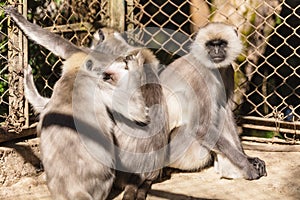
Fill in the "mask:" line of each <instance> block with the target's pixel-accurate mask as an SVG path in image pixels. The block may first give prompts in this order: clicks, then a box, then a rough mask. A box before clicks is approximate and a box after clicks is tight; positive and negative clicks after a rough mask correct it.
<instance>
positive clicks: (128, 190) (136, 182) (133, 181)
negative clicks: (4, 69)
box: [122, 174, 143, 200]
mask: <svg viewBox="0 0 300 200" xmlns="http://www.w3.org/2000/svg"><path fill="white" fill-rule="evenodd" d="M142 182H143V180H142V179H141V177H140V176H139V175H138V174H131V175H130V177H129V180H128V181H127V182H126V186H125V189H124V195H123V198H122V200H134V199H136V196H137V191H138V188H139V186H140V185H141V184H142Z"/></svg>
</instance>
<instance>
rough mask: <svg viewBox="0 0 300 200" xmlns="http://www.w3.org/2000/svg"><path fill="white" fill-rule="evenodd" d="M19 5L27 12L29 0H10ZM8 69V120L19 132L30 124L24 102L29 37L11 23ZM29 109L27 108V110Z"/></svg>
mask: <svg viewBox="0 0 300 200" xmlns="http://www.w3.org/2000/svg"><path fill="white" fill-rule="evenodd" d="M9 3H11V4H16V3H17V5H18V7H17V8H18V10H19V12H20V13H25V14H24V16H25V17H26V14H27V1H26V0H25V1H22V3H18V1H17V2H14V1H9ZM10 23H11V22H10ZM8 35H9V41H10V42H9V43H8V61H9V66H8V71H9V78H8V82H9V115H8V118H7V120H6V122H7V128H8V131H11V132H16V133H19V132H21V131H22V128H23V127H25V126H27V127H28V126H29V121H28V105H27V106H25V105H26V103H25V102H24V85H23V75H22V74H23V68H24V65H27V64H28V58H27V56H28V55H27V53H28V51H27V39H26V38H25V36H23V34H22V31H21V30H19V29H17V28H16V27H15V26H12V24H10V26H9V28H8ZM26 109H27V110H26Z"/></svg>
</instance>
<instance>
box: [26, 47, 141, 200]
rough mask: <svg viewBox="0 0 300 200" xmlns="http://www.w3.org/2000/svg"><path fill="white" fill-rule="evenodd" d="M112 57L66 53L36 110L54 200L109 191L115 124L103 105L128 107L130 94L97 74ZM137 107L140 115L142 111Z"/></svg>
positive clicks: (93, 196) (100, 195) (102, 195)
mask: <svg viewBox="0 0 300 200" xmlns="http://www.w3.org/2000/svg"><path fill="white" fill-rule="evenodd" d="M112 60H113V59H112V58H111V57H110V56H109V55H105V54H100V53H98V54H97V55H96V57H93V55H87V54H85V53H83V52H82V53H75V54H74V55H72V56H70V57H69V58H68V59H67V60H66V61H65V62H64V66H63V70H64V73H63V75H62V77H61V78H60V79H59V80H58V81H57V83H56V84H55V86H54V89H53V94H52V97H51V99H50V100H49V102H48V103H47V105H46V107H45V108H44V110H42V112H41V114H40V122H39V124H38V134H40V136H41V145H40V148H41V154H42V162H43V165H44V169H45V172H46V175H47V184H48V187H49V190H50V192H51V194H52V196H53V198H54V199H70V200H71V199H106V197H107V195H108V194H109V192H110V189H111V187H112V184H113V181H114V178H115V174H114V169H115V164H116V163H115V147H114V136H113V134H112V130H113V127H114V123H113V121H112V120H111V118H110V113H109V112H108V110H107V109H111V110H113V111H114V112H119V110H118V108H122V107H124V106H126V105H124V104H125V102H126V103H127V101H123V100H124V99H128V98H129V97H127V95H129V94H128V92H127V91H126V90H127V86H126V87H124V86H121V87H124V88H116V86H113V85H111V84H110V83H107V82H106V78H105V76H106V75H103V73H102V72H101V69H103V68H105V67H106V66H109V63H111V61H112ZM128 63H129V65H130V63H131V61H128ZM112 64H114V63H112ZM28 73H30V68H29V69H28V70H27V71H26V76H27V75H28ZM111 73H113V72H111ZM116 73H118V72H116ZM129 85H130V84H129ZM119 89H120V90H119ZM140 96H141V95H140ZM113 97H114V98H116V99H113ZM139 102H142V103H143V100H142V99H138V97H137V98H135V104H128V105H129V107H128V109H129V110H130V109H131V107H130V105H131V106H133V107H132V109H136V108H137V107H136V104H139ZM116 104H121V105H119V106H118V105H116ZM122 104H123V105H122ZM112 106H113V108H112ZM138 107H139V106H138ZM140 111H141V113H139V115H145V112H144V110H143V109H141V110H140ZM120 112H121V113H120V114H122V115H126V113H123V111H122V110H121V111H120ZM145 118H146V117H145ZM62 141H63V142H62Z"/></svg>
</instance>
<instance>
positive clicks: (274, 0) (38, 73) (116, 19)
mask: <svg viewBox="0 0 300 200" xmlns="http://www.w3.org/2000/svg"><path fill="white" fill-rule="evenodd" d="M12 2H13V3H11V4H15V5H16V4H17V5H21V6H22V3H19V1H16V0H15V1H12ZM2 4H3V3H2ZM4 4H6V3H4ZM299 4H300V3H299V1H294V0H286V1H281V0H263V1H262V0H187V1H181V0H172V1H171V0H125V1H122V0H112V1H109V0H79V1H71V0H52V1H46V0H40V1H30V2H28V4H26V6H27V7H28V12H27V17H28V20H29V21H31V22H34V23H37V24H38V25H40V26H42V27H44V28H46V29H48V30H49V31H52V32H55V33H57V34H59V35H61V36H62V37H65V38H67V39H68V40H70V41H71V42H73V43H74V44H76V45H78V46H88V44H89V42H90V39H91V35H92V33H93V32H94V30H95V29H97V28H98V27H100V26H112V27H115V28H117V29H119V30H121V31H122V30H126V31H129V32H130V33H132V35H133V37H135V38H136V37H138V39H139V40H140V41H142V42H143V43H144V45H145V46H147V47H150V48H151V49H152V50H153V51H154V52H155V54H156V55H157V57H158V58H159V59H160V61H161V62H162V63H163V64H169V63H170V62H172V61H173V60H174V59H176V58H178V57H180V56H182V55H184V54H186V53H187V52H188V51H189V44H190V42H191V40H192V38H193V37H194V35H195V34H196V32H197V30H198V28H199V27H201V26H203V25H205V24H206V23H208V22H210V21H222V22H227V23H230V24H233V25H234V26H235V27H236V28H237V30H238V32H239V34H240V35H241V38H242V41H243V44H244V47H245V48H244V51H243V53H242V54H241V55H240V56H239V57H238V59H237V60H236V62H235V63H234V68H235V84H236V85H235V97H234V103H235V104H234V105H235V106H234V112H235V114H236V116H237V117H238V119H240V120H239V122H240V125H241V126H243V127H247V128H258V129H261V130H273V131H278V132H280V131H281V128H284V132H288V133H298V132H299V131H298V130H299V129H300V124H299V119H300V77H299V76H300V67H299V66H300V49H299V46H300V30H299V27H300V26H299V25H300V19H299V18H300V5H299ZM123 14H124V15H123ZM7 23H8V22H7V17H6V16H5V15H4V14H2V15H1V21H0V26H1V32H0V33H1V34H0V39H1V40H0V42H1V52H0V60H1V71H0V79H1V84H0V97H1V108H0V120H1V127H2V129H7V128H8V129H15V130H14V131H19V128H16V127H22V126H24V123H25V122H24V117H25V118H26V116H24V114H25V115H26V112H24V108H22V109H23V110H22V109H21V108H18V109H19V110H18V109H17V110H14V111H13V112H10V110H11V108H12V106H13V105H14V103H13V101H12V100H10V94H11V92H10V88H12V87H13V86H12V84H11V83H10V81H9V80H10V78H9V77H10V76H12V75H11V72H10V71H9V66H10V65H8V63H9V59H10V58H9V57H8V54H9V53H8V52H9V51H8V49H9V41H11V40H12V39H11V38H10V36H9V35H8V33H9V32H8V28H9V27H8V26H7ZM149 27H152V28H151V29H148V28H149ZM145 28H146V29H145ZM179 33H180V34H179ZM15 34H16V35H20V34H21V33H20V32H17V33H15ZM20 37H21V38H23V36H22V35H20ZM23 39H24V38H23ZM23 39H22V40H23ZM28 47H29V50H28V64H30V65H31V66H32V67H33V69H34V71H33V72H34V79H35V83H36V85H37V88H38V90H39V91H40V93H41V94H42V95H43V96H51V92H52V88H53V85H54V83H55V82H56V80H57V79H58V78H59V76H60V72H61V69H60V65H61V59H60V58H58V57H56V56H55V55H53V54H52V53H51V52H49V51H48V50H46V49H44V48H42V47H40V46H38V45H36V44H35V43H33V42H29V43H28ZM11 48H12V49H14V50H15V52H19V53H20V51H21V50H20V49H19V48H18V46H17V45H16V44H15V43H12V45H11ZM21 52H22V53H23V56H26V54H24V50H22V51H21ZM20 55H21V54H20ZM20 55H19V56H20ZM23 67H24V66H23ZM16 76H20V77H22V72H21V71H20V72H18V74H17V75H16ZM17 80H21V79H17ZM14 85H15V84H14ZM21 89H22V87H21ZM21 89H20V88H19V89H18V90H19V91H20V90H21ZM13 91H16V90H13ZM15 96H19V97H18V98H17V99H18V100H17V102H18V103H17V104H15V105H18V106H19V107H26V104H25V103H24V99H23V96H22V93H21V92H20V94H19V95H15ZM20 110H21V111H22V112H23V114H22V115H18V114H15V117H14V118H10V117H9V115H10V114H12V113H18V112H20ZM25 110H26V109H25ZM27 117H28V116H27ZM29 117H30V123H32V122H33V121H35V120H36V116H35V115H33V114H32V113H31V112H30V115H29ZM8 119H13V120H11V121H9V120H8ZM270 120H271V122H272V123H270ZM25 121H26V120H25ZM262 121H263V122H262ZM18 124H19V126H17V125H18ZM297 131H298V132H297Z"/></svg>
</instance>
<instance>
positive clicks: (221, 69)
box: [160, 23, 266, 180]
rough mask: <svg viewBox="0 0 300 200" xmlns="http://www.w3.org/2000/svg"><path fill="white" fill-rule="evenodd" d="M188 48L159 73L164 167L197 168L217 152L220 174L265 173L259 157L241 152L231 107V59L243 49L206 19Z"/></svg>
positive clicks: (248, 176)
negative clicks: (165, 126)
mask: <svg viewBox="0 0 300 200" xmlns="http://www.w3.org/2000/svg"><path fill="white" fill-rule="evenodd" d="M190 49H191V50H190V53H188V54H187V55H185V56H183V57H181V58H179V59H177V60H175V61H174V62H173V63H171V64H170V65H169V66H167V68H166V69H165V70H164V71H163V72H162V73H161V75H160V79H161V82H162V84H163V86H164V94H165V96H166V99H167V105H168V111H169V116H170V117H169V125H170V129H171V134H170V138H171V139H170V140H171V143H170V144H171V145H170V150H169V151H170V164H169V166H170V167H173V168H179V169H183V170H195V169H200V168H202V167H205V166H206V165H207V164H208V163H209V162H210V160H211V157H212V155H216V156H215V162H214V163H215V169H216V171H217V172H218V173H220V174H221V176H222V177H225V178H245V179H248V180H253V179H258V178H260V177H261V176H265V175H266V169H265V163H264V161H262V160H260V159H259V158H252V157H249V156H247V155H246V154H245V153H244V151H243V148H242V146H241V142H240V140H239V138H238V134H237V130H236V123H235V121H234V118H233V113H232V111H231V106H230V101H231V97H232V94H233V89H234V87H233V86H234V80H233V68H232V66H231V62H233V61H234V60H235V58H236V57H237V56H238V55H239V54H240V53H241V50H242V44H241V41H240V39H239V38H238V35H237V33H236V31H235V30H234V28H233V27H231V26H229V25H226V24H223V23H210V24H208V25H206V26H204V27H202V28H200V30H199V32H198V34H197V35H196V38H195V41H194V42H193V43H192V44H191V47H190ZM182 140H184V141H185V142H184V143H182V142H181V141H182Z"/></svg>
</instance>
